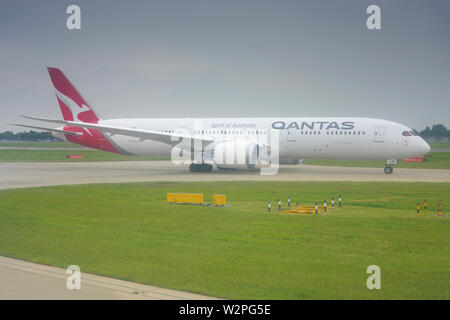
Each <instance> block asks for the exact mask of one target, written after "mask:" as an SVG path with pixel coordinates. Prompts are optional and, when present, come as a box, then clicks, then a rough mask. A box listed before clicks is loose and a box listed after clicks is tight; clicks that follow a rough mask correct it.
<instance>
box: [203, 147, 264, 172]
mask: <svg viewBox="0 0 450 320" xmlns="http://www.w3.org/2000/svg"><path fill="white" fill-rule="evenodd" d="M260 156H261V155H260V147H259V145H258V144H256V143H254V142H249V141H225V142H220V143H218V144H216V145H215V146H214V147H213V148H212V150H211V159H212V160H213V161H214V163H215V164H216V166H217V167H218V168H245V169H256V168H259V167H260Z"/></svg>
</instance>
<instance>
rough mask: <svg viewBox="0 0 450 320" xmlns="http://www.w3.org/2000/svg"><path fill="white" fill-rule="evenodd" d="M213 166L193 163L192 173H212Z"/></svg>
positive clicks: (190, 169)
mask: <svg viewBox="0 0 450 320" xmlns="http://www.w3.org/2000/svg"><path fill="white" fill-rule="evenodd" d="M212 169H213V166H212V165H211V164H208V163H191V165H190V166H189V171H190V172H211V171H212Z"/></svg>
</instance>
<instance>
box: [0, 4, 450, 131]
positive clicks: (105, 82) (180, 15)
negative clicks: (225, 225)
mask: <svg viewBox="0 0 450 320" xmlns="http://www.w3.org/2000/svg"><path fill="white" fill-rule="evenodd" d="M71 4H78V5H79V6H80V7H81V27H82V28H81V30H68V29H67V28H66V19H67V17H68V15H67V14H66V8H67V6H68V5H71ZM370 4H377V5H379V6H380V7H381V25H382V30H368V29H367V27H366V19H367V16H368V15H367V14H366V9H367V7H368V6H369V5H370ZM449 16H450V1H447V0H442V1H437V0H431V1H430V0H427V1H426V0H422V1H418V0H389V1H381V0H371V1H365V0H340V1H337V0H329V1H324V0H322V1H318V0H305V1H301V0H293V1H284V0H281V1H275V0H273V1H265V0H254V1H247V0H238V1H235V0H221V1H214V0H202V1H197V0H191V1H181V0H179V1H172V0H161V1H137V0H134V1H106V0H105V1H102V0H96V1H75V0H73V1H63V0H52V1H50V0H49V1H44V0H41V1H31V0H29V1H24V0H15V1H5V0H0V48H1V50H0V61H1V63H0V97H1V101H0V108H1V115H0V131H4V130H14V131H17V130H19V131H20V130H21V129H16V128H15V127H13V126H9V125H7V123H11V122H17V121H22V122H26V121H24V120H22V119H21V118H20V117H19V115H21V114H31V115H38V116H47V117H61V115H60V112H59V107H58V105H57V101H56V97H55V94H54V89H53V87H52V85H51V82H50V79H49V77H48V74H47V70H46V67H47V66H53V67H59V68H61V69H62V70H63V71H64V73H65V74H66V75H67V76H68V78H69V79H70V80H71V81H72V83H73V84H74V85H75V86H76V87H77V88H78V90H79V91H80V92H81V94H82V95H83V96H84V97H85V98H86V99H87V100H88V101H89V102H90V104H91V105H93V106H94V108H95V109H96V111H97V112H98V113H99V114H100V116H101V117H102V118H121V117H148V118H151V117H264V116H270V117H277V116H280V117H288V116H362V117H376V118H382V119H387V120H392V121H396V122H400V123H403V124H405V125H408V126H410V127H413V128H416V129H423V128H424V127H425V126H427V125H432V124H436V123H442V124H444V125H446V126H447V127H450V18H449Z"/></svg>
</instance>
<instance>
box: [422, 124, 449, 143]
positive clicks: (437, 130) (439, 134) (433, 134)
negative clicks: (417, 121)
mask: <svg viewBox="0 0 450 320" xmlns="http://www.w3.org/2000/svg"><path fill="white" fill-rule="evenodd" d="M419 135H420V136H421V137H423V138H426V139H429V138H435V139H436V140H440V139H442V138H447V137H450V130H449V129H447V128H446V127H445V126H444V125H443V124H435V125H433V126H432V127H431V129H430V127H426V128H425V129H423V130H422V131H420V132H419Z"/></svg>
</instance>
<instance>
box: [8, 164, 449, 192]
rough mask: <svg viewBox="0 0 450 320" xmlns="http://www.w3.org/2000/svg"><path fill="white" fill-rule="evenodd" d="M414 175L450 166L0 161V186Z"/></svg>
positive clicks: (424, 176) (437, 175)
mask: <svg viewBox="0 0 450 320" xmlns="http://www.w3.org/2000/svg"><path fill="white" fill-rule="evenodd" d="M220 180H226V181H236V180H245V181H260V180H283V181H416V182H426V181H428V182H450V170H441V169H400V168H395V169H394V173H393V174H390V175H387V174H385V173H384V172H383V169H382V168H356V167H325V166H310V165H297V166H287V165H282V166H280V170H279V172H278V174H276V175H268V176H264V175H260V173H259V171H256V172H249V171H239V170H215V171H213V172H212V173H190V172H189V171H188V169H187V166H177V165H175V164H173V163H172V162H171V161H109V162H3V163H0V189H9V188H23V187H36V186H49V185H63V184H83V183H99V182H137V181H220Z"/></svg>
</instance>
